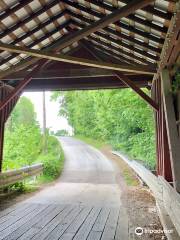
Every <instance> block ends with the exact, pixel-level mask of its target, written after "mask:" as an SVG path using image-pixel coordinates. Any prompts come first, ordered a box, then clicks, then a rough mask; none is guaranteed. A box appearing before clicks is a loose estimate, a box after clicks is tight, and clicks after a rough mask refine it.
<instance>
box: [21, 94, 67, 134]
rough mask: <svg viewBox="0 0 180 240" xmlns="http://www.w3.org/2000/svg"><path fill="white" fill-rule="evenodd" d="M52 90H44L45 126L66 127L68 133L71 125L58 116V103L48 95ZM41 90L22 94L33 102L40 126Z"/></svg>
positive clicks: (41, 118) (52, 127) (51, 127)
mask: <svg viewBox="0 0 180 240" xmlns="http://www.w3.org/2000/svg"><path fill="white" fill-rule="evenodd" d="M51 94H52V92H46V119H47V120H46V121H47V128H50V130H53V131H57V130H60V129H66V130H67V131H68V132H69V133H70V134H72V127H71V126H70V125H69V124H68V121H67V119H66V118H64V117H59V116H58V111H59V107H60V106H59V103H57V102H55V101H50V96H51ZM42 95H43V93H42V92H24V93H23V95H22V96H26V97H28V98H29V99H30V100H31V102H32V103H33V104H34V107H35V111H36V113H37V120H38V122H39V123H40V126H41V128H42V123H43V121H42V120H43V110H42V109H43V108H42V107H43V102H42Z"/></svg>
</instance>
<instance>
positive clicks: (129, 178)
mask: <svg viewBox="0 0 180 240" xmlns="http://www.w3.org/2000/svg"><path fill="white" fill-rule="evenodd" d="M122 175H123V177H124V179H125V181H126V184H127V185H128V186H138V185H139V183H138V181H137V179H136V178H135V176H133V175H132V173H131V172H130V171H129V170H128V169H125V170H124V171H123V172H122Z"/></svg>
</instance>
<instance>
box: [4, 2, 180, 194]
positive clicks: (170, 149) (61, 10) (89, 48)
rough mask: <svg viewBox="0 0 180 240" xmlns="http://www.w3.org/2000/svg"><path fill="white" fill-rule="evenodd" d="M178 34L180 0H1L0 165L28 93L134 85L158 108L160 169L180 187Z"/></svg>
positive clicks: (155, 113)
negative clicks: (8, 129) (175, 89)
mask: <svg viewBox="0 0 180 240" xmlns="http://www.w3.org/2000/svg"><path fill="white" fill-rule="evenodd" d="M179 32H180V2H179V1H173V0H170V1H167V0H156V1H152V0H132V1H129V0H124V1H123V0H121V1H118V0H75V1H72V0H61V1H59V0H23V1H20V0H19V1H18V0H11V1H7V0H1V1H0V170H1V169H2V161H3V139H4V128H5V122H6V120H7V118H8V116H9V115H10V113H11V111H12V110H13V108H14V106H15V105H16V103H17V101H18V99H19V97H20V95H21V93H22V92H23V91H25V90H26V91H27V90H29V91H37V90H38V91H39V90H75V89H103V88H104V89H108V88H125V87H130V88H132V89H133V90H134V91H135V92H136V93H137V94H139V96H140V97H142V98H143V99H144V100H145V101H146V102H147V104H149V105H150V106H151V107H152V108H153V109H154V116H155V123H156V145H157V175H160V176H163V177H164V178H165V180H167V181H168V182H170V183H171V184H172V185H173V187H174V188H175V190H176V191H178V192H180V139H179V127H178V126H179V125H178V124H179V116H180V101H179V99H180V98H179V96H178V94H176V95H173V94H172V84H173V82H174V81H175V74H176V73H177V71H178V66H179V47H180V41H179ZM144 87H146V88H148V89H150V90H151V93H152V94H151V96H149V95H147V94H145V93H144V92H143V91H142V89H141V88H144Z"/></svg>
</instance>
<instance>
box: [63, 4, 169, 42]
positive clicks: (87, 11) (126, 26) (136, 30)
mask: <svg viewBox="0 0 180 240" xmlns="http://www.w3.org/2000/svg"><path fill="white" fill-rule="evenodd" d="M63 2H64V3H66V4H67V5H69V6H73V7H75V8H76V9H78V10H80V11H83V12H85V13H88V14H90V15H92V16H95V17H98V18H100V19H101V18H103V17H105V16H106V14H103V13H98V12H97V11H94V10H92V9H88V8H86V7H83V6H82V5H79V4H78V3H75V2H71V1H69V0H63ZM114 24H115V25H116V26H118V27H120V28H122V29H126V30H128V31H131V32H133V33H135V34H138V35H140V36H142V37H144V38H147V39H150V40H152V41H154V42H158V43H160V44H162V43H163V41H164V40H163V39H162V37H161V38H158V37H156V36H153V35H151V34H150V33H148V32H143V31H141V30H138V29H136V28H133V27H132V26H130V25H129V26H128V25H126V24H125V23H123V22H119V21H118V22H115V23H114ZM163 38H164V37H163Z"/></svg>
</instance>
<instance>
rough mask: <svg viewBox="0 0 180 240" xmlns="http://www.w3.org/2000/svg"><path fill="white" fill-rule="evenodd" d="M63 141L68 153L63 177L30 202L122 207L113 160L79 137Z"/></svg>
mask: <svg viewBox="0 0 180 240" xmlns="http://www.w3.org/2000/svg"><path fill="white" fill-rule="evenodd" d="M60 141H61V144H62V147H63V150H64V153H65V166H64V170H63V173H62V175H61V177H60V178H59V179H58V181H56V183H55V184H54V185H53V186H50V187H47V188H46V189H44V190H42V191H40V192H39V193H37V194H35V195H34V196H33V197H32V198H30V199H28V200H27V201H28V202H39V203H48V204H49V203H51V204H64V203H66V204H75V205H76V204H78V205H79V204H83V205H84V204H85V205H93V206H96V205H97V206H112V207H116V206H118V207H119V206H120V205H121V201H120V194H121V192H120V189H119V186H118V184H117V182H116V168H115V166H114V165H113V163H112V162H111V160H109V159H107V158H106V157H105V156H104V155H103V154H102V153H101V152H100V151H98V150H97V149H95V148H93V147H91V146H90V145H88V144H85V143H84V142H82V141H79V140H77V139H74V138H71V137H61V138H60Z"/></svg>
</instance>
